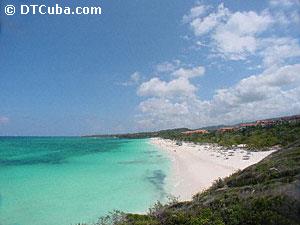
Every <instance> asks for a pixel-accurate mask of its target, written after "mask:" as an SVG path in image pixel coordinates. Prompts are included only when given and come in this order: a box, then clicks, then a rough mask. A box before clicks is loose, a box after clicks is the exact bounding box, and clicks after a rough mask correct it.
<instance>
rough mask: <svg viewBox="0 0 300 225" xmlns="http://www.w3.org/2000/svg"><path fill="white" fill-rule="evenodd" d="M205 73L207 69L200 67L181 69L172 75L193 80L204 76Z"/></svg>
mask: <svg viewBox="0 0 300 225" xmlns="http://www.w3.org/2000/svg"><path fill="white" fill-rule="evenodd" d="M204 72H205V68H204V67H203V66H198V67H195V68H191V69H185V68H180V69H177V70H176V71H174V72H173V73H172V75H173V76H175V77H184V78H193V77H199V76H202V75H203V74H204Z"/></svg>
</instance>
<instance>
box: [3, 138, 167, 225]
mask: <svg viewBox="0 0 300 225" xmlns="http://www.w3.org/2000/svg"><path fill="white" fill-rule="evenodd" d="M168 170H169V160H168V158H167V157H166V155H164V154H163V152H161V151H159V150H158V149H156V148H155V147H154V146H152V145H150V144H149V143H148V140H147V139H142V140H127V139H113V138H105V139H104V138H103V139H102V138H80V137H0V224H1V225H57V224H59V225H71V224H75V223H78V222H88V223H90V222H96V221H97V218H98V217H100V216H102V215H105V214H106V213H108V212H109V211H112V210H115V209H116V210H123V211H128V212H143V211H146V210H147V209H148V207H149V206H151V205H153V204H154V203H155V202H156V201H157V200H162V201H163V200H164V199H165V198H166V195H167V194H166V184H165V177H166V175H167V174H168Z"/></svg>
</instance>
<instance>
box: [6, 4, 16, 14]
mask: <svg viewBox="0 0 300 225" xmlns="http://www.w3.org/2000/svg"><path fill="white" fill-rule="evenodd" d="M4 12H5V14H6V15H8V16H12V15H14V14H15V12H16V8H15V7H14V6H13V5H7V6H5V9H4Z"/></svg>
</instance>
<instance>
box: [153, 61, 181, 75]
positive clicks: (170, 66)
mask: <svg viewBox="0 0 300 225" xmlns="http://www.w3.org/2000/svg"><path fill="white" fill-rule="evenodd" d="M180 63H181V62H180V60H177V59H176V60H173V61H172V62H163V63H160V64H158V65H156V71H157V72H159V73H165V72H172V71H174V70H175V69H177V68H178V66H179V65H180Z"/></svg>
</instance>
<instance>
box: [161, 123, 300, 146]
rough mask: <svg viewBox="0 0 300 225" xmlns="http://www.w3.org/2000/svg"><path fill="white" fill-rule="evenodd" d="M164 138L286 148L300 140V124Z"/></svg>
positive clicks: (214, 131) (165, 136)
mask: <svg viewBox="0 0 300 225" xmlns="http://www.w3.org/2000/svg"><path fill="white" fill-rule="evenodd" d="M159 136H160V137H162V138H166V139H172V140H179V141H187V142H194V143H217V144H219V145H222V146H227V147H231V146H234V145H239V144H246V145H247V146H248V147H249V148H252V149H257V150H263V149H264V148H267V147H272V146H275V145H280V146H286V145H288V144H290V143H293V142H295V141H296V140H300V122H295V123H289V122H285V123H280V124H276V125H273V126H267V127H263V126H256V127H247V128H242V129H237V130H234V131H230V132H219V131H218V130H213V131H211V132H209V133H206V134H190V135H187V134H183V133H179V132H173V133H162V134H160V135H159Z"/></svg>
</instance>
